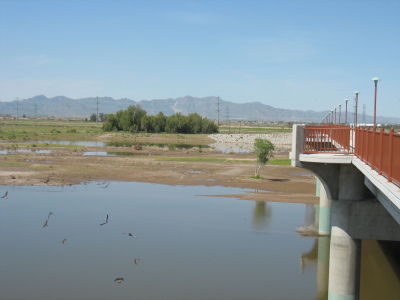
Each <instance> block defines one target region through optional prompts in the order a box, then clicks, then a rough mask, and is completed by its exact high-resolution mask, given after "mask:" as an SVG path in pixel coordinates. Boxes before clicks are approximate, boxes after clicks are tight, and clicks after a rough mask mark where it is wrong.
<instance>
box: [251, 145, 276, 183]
mask: <svg viewBox="0 0 400 300" xmlns="http://www.w3.org/2000/svg"><path fill="white" fill-rule="evenodd" d="M274 150H275V146H274V144H273V143H272V142H271V141H269V140H267V139H255V141H254V152H255V153H256V155H257V161H256V170H255V174H254V177H255V178H258V177H259V173H260V169H261V167H263V166H265V165H266V164H267V162H268V160H269V159H270V158H272V157H274V154H273V153H272V151H274Z"/></svg>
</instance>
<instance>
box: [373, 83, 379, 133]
mask: <svg viewBox="0 0 400 300" xmlns="http://www.w3.org/2000/svg"><path fill="white" fill-rule="evenodd" d="M372 80H373V81H374V84H375V95H374V131H375V129H376V93H377V91H378V81H379V80H380V78H378V77H374V78H372Z"/></svg>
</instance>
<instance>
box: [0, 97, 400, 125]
mask: <svg viewBox="0 0 400 300" xmlns="http://www.w3.org/2000/svg"><path fill="white" fill-rule="evenodd" d="M137 104H139V105H140V106H141V107H142V108H143V109H144V110H146V111H147V114H148V115H156V114H158V113H159V112H160V111H161V112H163V113H164V114H165V115H167V116H170V115H173V114H175V113H177V112H181V113H182V114H183V115H188V114H190V113H198V114H199V115H201V116H203V117H207V118H209V119H211V120H217V119H218V118H219V120H221V121H222V120H227V119H229V120H231V121H240V120H242V121H256V120H257V121H266V122H270V121H284V122H289V121H291V122H319V121H321V120H322V119H323V118H324V117H325V116H326V115H327V114H328V112H329V111H313V110H305V111H304V110H292V109H282V108H275V107H272V106H270V105H265V104H262V103H260V102H248V103H233V102H229V101H225V100H218V98H217V97H204V98H196V97H192V96H185V97H180V98H175V99H172V98H168V99H156V100H141V101H134V100H130V99H126V98H125V99H118V100H116V99H113V98H111V97H98V98H97V97H90V98H83V99H70V98H67V97H64V96H57V97H53V98H47V97H46V96H43V95H40V96H35V97H33V98H29V99H23V100H19V101H17V100H14V101H11V102H0V116H1V115H3V116H16V115H17V109H18V115H19V116H20V117H22V116H23V115H26V116H28V117H68V118H89V117H90V115H92V114H93V113H96V112H97V108H98V112H99V113H104V114H109V113H115V112H117V111H119V110H124V109H126V108H127V107H128V106H130V105H137ZM348 118H349V122H352V120H353V117H352V113H350V112H349V117H348ZM342 120H344V112H342ZM358 120H359V122H360V121H361V122H363V116H361V115H359V116H358ZM365 121H366V123H372V122H373V117H372V116H366V118H365ZM377 122H378V123H400V118H393V117H382V116H378V117H377Z"/></svg>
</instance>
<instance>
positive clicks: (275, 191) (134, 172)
mask: <svg viewBox="0 0 400 300" xmlns="http://www.w3.org/2000/svg"><path fill="white" fill-rule="evenodd" d="M41 149H44V148H42V147H38V148H37V150H41ZM93 150H94V151H96V152H107V151H112V152H115V151H117V152H118V151H119V152H124V153H125V152H129V153H130V154H131V155H130V156H84V155H83V153H84V152H85V151H93ZM278 152H279V151H278ZM276 157H277V158H279V157H282V158H283V157H285V158H286V157H287V154H286V153H284V154H278V155H276ZM171 158H178V159H177V160H171ZM192 158H201V159H203V160H204V161H195V160H190V159H192ZM207 159H210V161H207ZM213 159H214V160H215V159H220V160H217V161H213ZM254 160H255V155H254V153H228V154H226V153H221V152H219V151H215V150H212V149H209V150H202V151H201V152H199V149H196V148H193V149H175V150H172V151H170V150H168V148H164V149H160V148H157V147H143V149H142V150H135V149H134V148H128V149H126V148H124V149H116V148H115V147H96V148H91V147H85V148H82V149H79V150H76V149H74V150H72V149H68V148H62V147H60V148H57V149H56V150H53V151H52V152H51V153H35V152H32V153H16V154H2V155H0V165H1V168H0V182H1V185H17V186H18V185H20V186H22V185H34V186H46V185H50V186H62V185H75V184H82V183H85V182H96V181H103V182H104V181H125V182H148V183H154V184H166V185H184V186H196V185H203V186H224V187H238V188H242V189H245V190H254V192H252V191H244V193H243V194H238V195H237V194H235V195H230V194H228V195H219V196H224V197H235V198H240V199H243V200H254V201H277V202H290V203H310V204H317V203H318V200H319V199H318V197H316V196H315V179H314V177H313V176H312V174H311V173H310V172H309V171H307V170H305V169H302V168H294V167H291V166H278V165H267V166H266V167H264V168H263V169H262V171H261V174H260V175H261V176H263V177H264V178H263V179H252V178H250V176H252V175H253V174H254ZM214 196H215V195H214Z"/></svg>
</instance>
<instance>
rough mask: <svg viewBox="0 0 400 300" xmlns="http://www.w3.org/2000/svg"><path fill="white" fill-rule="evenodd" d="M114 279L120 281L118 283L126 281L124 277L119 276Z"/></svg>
mask: <svg viewBox="0 0 400 300" xmlns="http://www.w3.org/2000/svg"><path fill="white" fill-rule="evenodd" d="M114 281H116V282H118V283H121V282H122V281H124V278H122V277H118V278H115V280H114Z"/></svg>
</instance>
